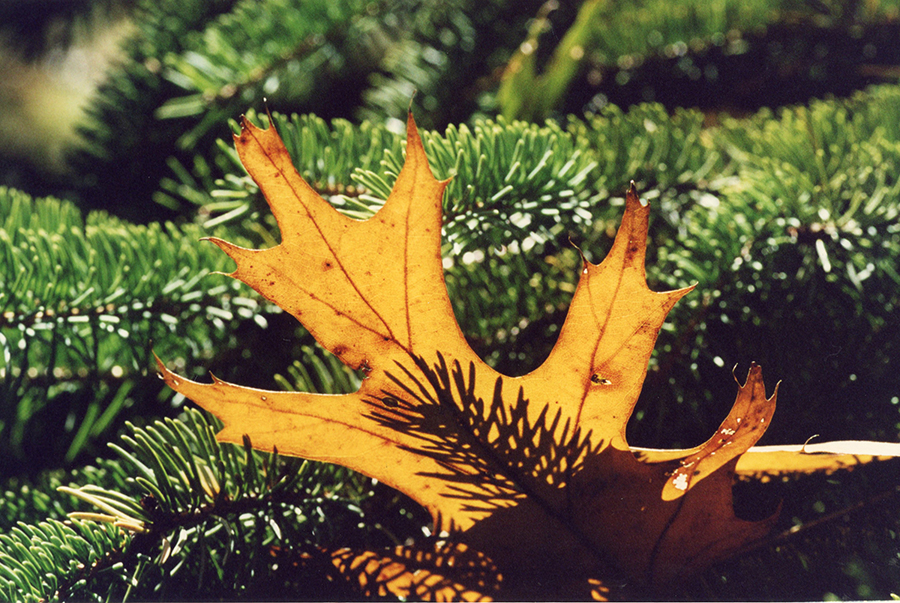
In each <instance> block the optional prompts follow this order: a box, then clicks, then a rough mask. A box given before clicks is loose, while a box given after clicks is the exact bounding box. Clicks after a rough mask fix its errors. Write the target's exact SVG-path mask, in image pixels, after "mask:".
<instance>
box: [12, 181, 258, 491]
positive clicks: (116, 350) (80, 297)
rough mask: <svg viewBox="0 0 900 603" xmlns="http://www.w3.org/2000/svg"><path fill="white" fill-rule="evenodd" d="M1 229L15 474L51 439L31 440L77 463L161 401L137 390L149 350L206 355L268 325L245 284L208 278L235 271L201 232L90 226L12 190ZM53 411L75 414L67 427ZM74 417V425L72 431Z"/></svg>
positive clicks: (95, 218)
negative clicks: (133, 408)
mask: <svg viewBox="0 0 900 603" xmlns="http://www.w3.org/2000/svg"><path fill="white" fill-rule="evenodd" d="M0 224H2V228H0V271H2V273H3V274H5V275H8V276H7V278H6V279H4V281H3V282H2V283H0V348H2V351H3V362H2V365H0V386H2V387H0V396H2V398H3V404H2V406H0V425H2V427H0V450H2V457H3V461H2V464H3V467H4V470H5V471H7V475H11V474H13V468H14V467H15V468H16V471H17V472H23V471H25V472H27V471H28V467H29V465H28V462H27V461H26V459H27V458H28V457H29V456H30V455H29V453H28V449H29V447H31V446H34V445H35V442H36V441H37V440H41V438H36V437H34V436H33V434H35V433H37V432H40V431H44V430H50V431H53V432H54V433H57V434H59V435H60V436H62V435H63V434H66V436H67V437H57V438H56V439H55V440H54V442H53V446H52V448H49V449H48V448H45V449H44V450H43V452H42V455H43V457H44V460H47V459H48V458H50V457H51V456H56V457H58V458H60V459H63V458H64V459H66V460H67V461H70V462H71V461H72V460H74V458H75V457H76V456H78V455H79V454H80V453H82V452H83V451H84V450H85V449H87V448H89V445H90V443H91V442H92V441H95V440H96V439H97V438H98V437H100V436H101V435H102V434H103V433H104V432H105V431H106V430H107V429H109V428H112V427H114V426H115V425H116V424H117V420H116V417H117V415H118V413H119V412H120V411H121V410H122V409H123V408H125V407H126V406H128V405H129V404H132V403H134V402H135V400H136V399H138V400H140V398H139V397H138V396H141V395H144V396H147V398H144V399H145V400H150V399H153V397H155V396H156V395H157V394H158V393H159V391H160V386H159V385H157V384H156V383H153V382H148V383H147V384H146V387H142V388H138V389H135V382H136V381H141V380H145V376H146V371H147V367H149V366H151V365H152V356H151V353H150V346H151V345H153V346H154V347H155V348H156V349H157V350H158V351H159V352H160V353H164V354H168V355H172V354H174V355H191V356H198V355H200V354H203V353H204V349H209V348H210V347H212V346H216V347H221V346H225V345H227V343H228V342H229V340H232V341H233V334H232V333H230V332H229V331H230V330H231V329H233V325H235V324H237V323H239V322H244V321H251V320H253V319H256V320H263V317H262V316H260V310H261V309H263V307H262V306H261V304H260V303H259V302H258V301H257V300H256V299H254V298H252V297H248V296H246V293H245V292H243V291H239V290H238V285H237V283H232V282H229V281H227V280H225V279H215V278H203V277H204V276H205V275H208V274H209V273H210V271H211V270H216V269H218V270H227V268H228V262H227V259H226V258H223V257H222V255H221V254H219V253H217V250H215V249H213V248H212V246H206V245H198V244H197V241H198V239H200V238H201V236H202V235H203V234H205V233H204V232H203V231H202V230H201V229H200V228H199V227H196V226H192V225H187V226H184V227H180V228H176V227H175V226H173V225H171V224H169V225H165V226H163V225H156V224H154V225H150V226H137V225H132V224H127V223H125V222H122V221H120V220H118V219H116V218H112V217H110V216H107V215H105V214H101V213H95V214H90V215H88V216H87V217H86V218H85V217H83V216H82V215H81V213H80V212H79V211H78V210H77V209H76V208H75V206H74V205H72V204H71V203H67V202H61V201H57V200H54V199H40V200H34V199H31V198H30V197H28V196H27V195H25V194H23V193H21V192H18V191H14V190H10V189H6V188H0ZM198 343H199V345H200V347H199V348H198V347H196V346H197V344H198ZM54 404H58V405H67V406H68V408H67V409H66V410H65V411H64V412H63V414H62V416H59V411H56V412H54V411H53V406H54ZM57 408H59V407H58V406H57ZM66 414H69V416H70V417H71V418H70V419H69V420H70V421H71V420H72V419H74V420H75V421H76V422H75V423H74V424H72V425H70V426H69V427H68V428H65V427H63V425H62V424H61V423H63V422H65V421H66V420H67V418H66ZM67 432H68V433H67ZM44 444H46V442H43V441H42V445H44Z"/></svg>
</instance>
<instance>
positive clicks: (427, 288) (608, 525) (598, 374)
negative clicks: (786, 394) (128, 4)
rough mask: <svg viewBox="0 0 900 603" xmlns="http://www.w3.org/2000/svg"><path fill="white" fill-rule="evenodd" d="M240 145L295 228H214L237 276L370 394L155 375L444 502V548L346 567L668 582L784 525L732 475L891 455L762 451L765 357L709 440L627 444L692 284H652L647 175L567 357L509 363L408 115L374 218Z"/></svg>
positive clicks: (246, 130)
mask: <svg viewBox="0 0 900 603" xmlns="http://www.w3.org/2000/svg"><path fill="white" fill-rule="evenodd" d="M235 144H236V147H237V150H238V153H239V155H240V158H241V161H242V162H243V163H244V165H245V166H246V168H247V170H248V171H249V173H250V175H251V176H252V177H253V178H254V180H255V181H256V182H257V183H258V184H259V186H260V188H261V190H262V192H263V193H264V195H265V197H266V199H267V200H268V202H269V205H270V207H271V209H272V212H273V213H274V215H275V217H276V219H277V221H278V225H279V228H280V230H281V235H282V242H281V244H279V245H278V246H276V247H273V248H271V249H263V250H253V249H244V248H241V247H238V246H235V245H232V244H230V243H227V242H225V241H222V240H218V239H213V241H214V242H215V243H216V244H217V245H218V246H219V247H221V248H222V249H223V250H224V251H225V252H226V253H227V254H228V255H229V256H231V257H232V258H233V259H234V260H235V262H236V264H237V269H236V270H235V272H234V273H233V274H232V276H234V277H236V278H238V279H240V280H242V281H244V282H245V283H247V284H248V285H250V286H251V287H253V288H254V289H256V290H257V291H258V292H259V293H260V294H262V295H263V296H265V297H266V298H268V299H269V300H271V301H272V302H274V303H276V304H278V305H279V306H280V307H281V308H283V309H284V310H285V311H287V312H289V313H290V314H292V315H293V316H295V317H296V318H297V319H298V320H299V321H300V322H301V323H302V324H303V325H304V326H305V327H306V328H307V329H308V330H309V332H310V333H311V334H312V335H313V336H314V337H315V338H316V339H317V340H318V342H319V343H320V344H321V345H322V346H323V347H325V348H326V349H327V350H329V351H330V352H332V353H333V354H335V355H337V356H338V357H339V358H340V359H341V360H342V361H343V362H344V363H345V364H347V365H349V366H351V367H353V368H356V369H361V370H363V371H364V372H365V373H366V378H365V379H364V380H363V381H362V385H361V387H360V389H359V391H357V392H355V393H352V394H346V395H318V394H309V393H297V392H283V391H264V390H259V389H251V388H246V387H241V386H237V385H233V384H230V383H226V382H224V381H221V380H218V379H216V378H215V377H214V378H213V382H212V383H211V384H201V383H196V382H193V381H189V380H187V379H184V378H182V377H180V376H178V375H176V374H174V373H172V372H170V371H168V370H167V369H166V368H165V367H164V366H163V365H162V363H160V365H159V366H160V371H161V373H162V375H163V377H164V379H165V380H166V382H167V383H168V384H169V385H170V386H171V387H172V388H173V389H175V390H177V391H178V392H180V393H182V394H184V395H185V396H187V397H188V398H190V399H191V400H193V401H195V402H196V403H197V404H199V405H200V406H202V407H203V408H205V409H207V410H208V411H210V412H212V413H213V414H215V415H216V416H217V417H219V418H220V419H221V420H222V422H223V424H224V428H223V429H222V431H221V432H220V433H219V434H218V438H219V439H220V440H221V441H225V442H234V443H240V442H241V441H242V438H243V437H244V436H245V435H247V436H249V437H250V439H251V441H252V443H253V446H254V447H256V448H259V449H262V450H271V449H272V448H273V447H277V449H278V451H279V452H280V453H282V454H289V455H296V456H300V457H304V458H308V459H315V460H319V461H327V462H332V463H338V464H341V465H344V466H346V467H349V468H351V469H354V470H356V471H360V472H362V473H364V474H366V475H369V476H371V477H374V478H377V479H378V480H380V481H382V482H384V483H386V484H388V485H390V486H392V487H394V488H396V489H397V490H400V491H402V492H404V493H405V494H407V495H408V496H410V497H411V498H412V499H414V500H415V501H417V502H418V503H420V504H421V505H423V506H424V507H425V508H426V509H427V510H428V511H429V512H430V513H431V516H432V517H433V520H434V523H435V531H436V532H439V533H446V535H447V541H446V542H436V543H432V544H427V543H420V544H419V545H416V546H418V547H419V549H416V550H413V549H404V547H400V548H399V549H397V550H395V551H388V552H382V553H376V552H365V551H350V550H348V549H342V550H340V551H334V552H332V553H331V563H332V565H333V567H334V568H336V570H339V571H341V572H342V573H344V574H346V575H351V574H352V575H353V576H355V577H354V578H353V580H358V583H359V585H360V587H361V588H363V590H364V591H365V592H369V593H370V594H385V593H387V592H391V593H394V594H398V595H402V596H412V597H415V598H420V599H427V598H431V599H451V598H465V599H478V598H490V597H497V596H516V595H517V594H518V596H528V597H534V596H546V597H573V598H582V599H583V598H589V597H595V598H602V597H605V596H607V595H608V594H609V589H610V587H611V586H620V585H623V584H625V585H638V586H639V587H641V588H659V587H664V586H665V585H667V584H669V583H671V582H672V581H674V580H677V579H680V578H682V577H685V576H688V575H690V574H692V573H695V572H697V571H699V570H702V569H703V568H705V567H707V566H708V565H709V564H710V563H712V562H714V561H716V560H719V559H722V558H725V557H728V556H729V555H731V554H733V553H734V552H735V551H738V550H741V549H743V548H745V547H746V546H747V545H748V543H752V542H754V541H757V540H759V539H761V538H762V537H763V536H765V535H766V533H767V532H768V531H769V530H770V528H771V526H772V524H773V521H774V519H775V517H774V516H773V517H771V518H769V519H765V520H762V521H744V520H741V519H738V518H737V517H736V516H735V513H734V509H733V504H732V503H733V501H732V483H733V481H734V478H735V474H736V472H742V471H743V472H744V473H746V474H747V475H749V476H752V477H754V478H757V479H762V478H764V477H766V476H773V475H781V474H786V473H791V472H797V471H818V470H831V469H833V468H837V467H842V466H848V465H852V464H855V463H858V462H865V461H867V460H871V459H874V458H882V457H884V456H889V455H894V454H896V450H895V449H894V448H890V449H886V450H885V449H879V450H877V451H875V453H874V454H871V455H868V456H859V454H858V452H859V451H858V450H855V449H854V450H850V451H847V452H846V453H843V452H840V451H826V453H824V454H810V453H808V451H807V450H805V449H778V450H766V449H761V450H758V451H756V450H755V449H754V448H752V447H753V446H754V444H755V443H756V442H757V441H758V440H759V438H760V437H761V436H762V434H763V432H764V431H765V430H766V427H767V426H768V424H769V422H770V420H771V419H772V415H773V412H774V410H775V398H776V394H775V393H772V394H771V396H767V394H766V389H765V385H764V383H763V379H762V370H761V369H760V367H759V366H756V365H752V366H751V368H750V370H749V372H748V375H747V379H746V381H745V383H744V384H743V385H740V384H739V388H738V394H737V398H736V401H735V404H734V407H733V409H732V410H731V412H730V414H729V415H728V417H727V418H726V419H725V420H724V422H723V423H722V425H721V426H720V428H719V429H718V430H717V432H716V434H715V435H714V436H713V437H712V438H711V439H710V440H709V441H708V442H706V443H705V444H703V445H701V446H698V447H696V448H693V449H690V450H651V449H638V448H631V447H630V446H629V445H628V442H627V441H626V438H625V428H626V424H627V422H628V419H629V417H630V416H631V413H632V411H633V409H634V406H635V403H636V401H637V399H638V394H639V392H640V390H641V386H642V383H643V381H644V378H645V376H646V372H647V365H648V359H649V357H650V354H651V351H652V348H653V345H654V343H655V341H656V337H657V334H658V332H659V329H660V327H661V325H662V323H663V320H664V319H665V317H666V315H667V313H668V312H669V310H670V309H671V308H672V307H673V305H674V304H675V303H676V302H677V301H678V300H679V299H680V298H681V297H683V296H684V295H685V294H687V293H688V292H689V291H690V290H691V288H686V289H680V290H677V291H667V292H653V291H651V290H650V289H649V288H648V286H647V283H646V278H645V270H644V260H645V254H646V242H647V225H648V216H649V212H650V207H649V205H648V204H646V203H644V202H642V201H641V200H640V199H639V197H638V195H637V193H636V191H635V189H634V186H633V185H632V188H631V189H630V190H629V191H628V193H627V196H626V206H625V213H624V216H623V219H622V224H621V227H620V228H619V231H618V234H617V236H616V238H615V241H614V244H613V246H612V249H611V250H610V251H609V254H608V255H607V257H606V259H605V260H604V261H603V262H602V263H601V264H599V265H595V264H592V263H590V262H588V261H587V260H585V261H584V262H583V267H582V270H581V276H580V280H579V282H578V286H577V289H576V292H575V294H574V297H573V299H572V301H571V306H570V308H569V312H568V315H567V318H566V320H565V323H564V325H563V327H562V330H561V332H560V335H559V339H558V341H557V343H556V345H555V347H554V348H553V350H552V352H551V353H550V356H549V357H548V358H547V360H546V361H545V362H544V363H543V364H542V365H541V366H540V367H539V368H537V369H535V370H534V371H532V372H531V373H529V374H527V375H524V376H520V377H510V376H507V375H502V374H499V373H498V372H496V371H495V370H493V369H492V368H491V367H489V366H488V365H487V364H486V363H485V362H483V361H482V359H481V358H479V357H478V356H477V355H476V354H475V353H474V352H473V351H472V349H471V348H470V347H469V345H468V344H467V343H466V340H465V338H464V336H463V334H462V332H461V330H460V328H459V326H458V325H457V322H456V320H455V318H454V314H453V309H452V307H451V304H450V300H449V297H448V294H447V290H446V287H445V285H444V276H443V270H442V258H441V207H442V206H441V200H442V195H443V192H444V188H445V186H446V184H447V182H446V181H444V182H442V181H438V180H436V179H435V178H434V176H433V175H432V173H431V171H430V168H429V167H428V161H427V159H426V156H425V151H424V148H423V145H422V141H421V139H420V137H419V134H418V131H417V129H416V126H415V123H414V121H413V119H412V116H411V115H410V117H409V122H408V133H407V146H406V161H405V165H404V167H403V169H402V171H401V173H400V174H399V177H398V178H397V181H396V183H395V185H394V188H393V191H392V193H391V195H390V197H389V198H388V199H387V201H386V202H385V204H384V206H383V207H382V208H381V209H380V210H379V211H378V212H377V213H376V214H375V215H374V216H373V217H372V218H370V219H368V220H365V221H357V220H353V219H351V218H348V217H346V216H344V215H342V214H340V213H338V212H337V211H336V210H335V209H334V208H333V207H331V206H330V205H329V204H328V203H327V202H326V201H324V200H323V199H322V198H321V197H320V196H319V195H318V194H317V193H316V192H315V191H314V190H313V189H312V188H311V187H310V186H309V185H308V184H307V183H306V182H305V181H304V180H303V179H302V178H301V177H300V176H299V175H298V174H297V172H296V170H295V169H294V167H293V164H292V162H291V158H290V157H289V155H288V152H287V150H286V149H285V147H284V145H283V143H282V141H281V139H280V137H279V136H278V134H277V132H276V131H275V128H274V127H271V126H270V127H269V128H268V129H266V130H263V129H259V128H257V127H256V126H254V125H252V124H251V123H250V122H249V121H247V120H246V119H245V120H244V121H243V124H242V128H241V132H240V134H238V135H236V136H235ZM522 294H524V292H523V293H522ZM775 389H776V390H777V387H776V388H775ZM748 451H749V453H748ZM770 461H771V463H770ZM799 461H802V462H803V463H806V464H805V465H801V464H798V462H799ZM742 465H746V466H745V467H742ZM423 546H424V547H426V548H427V547H429V546H431V547H432V548H431V549H429V550H425V549H423V548H421V547H423ZM473 576H478V578H477V580H474V579H473ZM485 576H488V578H486V577H485Z"/></svg>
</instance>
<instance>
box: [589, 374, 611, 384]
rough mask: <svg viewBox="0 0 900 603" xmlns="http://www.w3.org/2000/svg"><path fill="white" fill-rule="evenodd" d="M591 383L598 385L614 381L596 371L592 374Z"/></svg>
mask: <svg viewBox="0 0 900 603" xmlns="http://www.w3.org/2000/svg"><path fill="white" fill-rule="evenodd" d="M591 383H594V384H596V385H611V384H612V381H610V380H609V379H606V378H605V377H601V376H600V375H599V374H597V373H594V374H593V375H591Z"/></svg>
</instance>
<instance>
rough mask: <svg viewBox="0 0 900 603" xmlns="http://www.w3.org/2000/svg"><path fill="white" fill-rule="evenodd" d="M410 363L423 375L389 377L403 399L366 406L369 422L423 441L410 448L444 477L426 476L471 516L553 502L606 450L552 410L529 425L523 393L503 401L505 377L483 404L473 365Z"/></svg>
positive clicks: (389, 396)
mask: <svg viewBox="0 0 900 603" xmlns="http://www.w3.org/2000/svg"><path fill="white" fill-rule="evenodd" d="M413 361H414V363H415V365H416V367H417V369H418V371H412V370H409V369H407V368H406V367H404V366H403V365H402V364H399V363H398V364H397V369H398V370H397V371H396V372H392V371H386V375H387V377H388V379H389V380H390V381H392V382H393V383H394V384H395V385H397V387H399V388H400V389H401V390H402V391H404V392H405V394H406V398H400V397H398V396H397V395H396V394H393V393H389V392H387V391H384V392H383V393H384V396H382V397H381V398H377V399H373V400H369V401H368V402H369V403H370V404H371V408H372V410H371V412H370V414H369V416H370V417H371V418H372V419H373V420H375V421H377V422H378V423H380V424H381V425H384V426H387V427H390V428H391V429H395V430H397V431H398V432H403V433H405V434H406V435H408V436H410V435H411V436H413V437H414V438H416V439H418V440H419V441H420V442H421V444H420V445H419V446H416V447H413V446H406V448H407V449H409V450H410V451H411V452H415V453H417V454H421V455H425V456H428V457H430V458H432V459H434V460H435V461H437V462H438V463H439V465H440V466H441V467H442V468H443V469H444V471H443V472H441V473H433V474H428V475H429V476H430V477H434V478H436V479H441V480H445V481H447V482H451V483H453V484H455V485H454V486H453V487H452V488H451V490H452V491H453V494H452V495H451V496H454V497H456V498H460V499H465V500H468V501H470V506H469V507H468V510H471V511H479V510H483V511H485V512H488V511H490V510H492V509H495V508H498V507H509V506H513V505H515V504H517V502H518V501H521V500H522V499H524V498H528V497H532V496H537V497H539V498H541V499H542V500H547V501H548V502H551V501H552V502H556V501H557V500H558V499H559V498H560V497H561V496H563V495H564V491H565V488H566V485H567V483H568V482H569V480H570V479H571V478H572V476H573V475H574V474H576V473H578V472H579V471H580V468H581V466H582V464H583V462H584V459H585V458H586V457H588V456H590V455H594V454H597V453H598V452H599V450H600V449H601V448H602V445H603V442H602V441H597V442H592V441H591V439H590V435H591V434H590V433H587V434H583V433H582V430H581V429H580V428H577V427H576V428H574V429H573V428H572V426H571V424H570V421H569V420H568V419H567V420H566V421H565V422H564V423H563V422H562V421H561V417H562V412H561V411H560V410H557V411H556V413H555V414H554V416H553V417H549V416H548V413H549V412H550V406H549V405H546V406H544V407H543V410H542V411H541V413H540V414H539V415H538V417H537V419H536V420H534V421H532V420H530V419H529V416H528V412H527V409H528V406H529V404H530V403H531V401H530V400H529V399H528V398H526V397H525V393H524V389H523V388H522V387H519V390H518V392H517V393H516V394H515V402H509V401H506V400H504V391H503V386H504V379H503V377H502V376H498V377H497V378H496V380H495V382H494V388H493V397H492V398H491V399H490V400H489V401H486V400H484V399H483V398H482V397H480V396H478V395H477V394H476V391H477V390H476V388H475V378H476V370H475V365H474V364H472V363H470V364H469V367H468V370H466V371H464V370H463V368H462V366H461V364H460V362H459V361H458V360H454V361H453V364H452V366H448V365H447V362H446V360H445V359H444V357H443V355H441V354H440V353H438V361H437V363H435V364H434V365H433V366H429V365H428V364H427V363H426V362H425V360H424V359H423V358H422V357H420V356H419V357H415V358H414V359H413ZM419 375H424V376H425V380H424V381H423V380H422V379H421V378H420V377H419ZM507 395H508V394H507ZM535 404H537V402H535ZM473 469H474V470H475V471H474V472H473Z"/></svg>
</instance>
